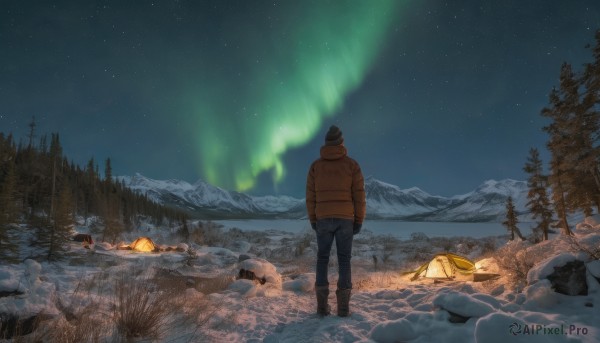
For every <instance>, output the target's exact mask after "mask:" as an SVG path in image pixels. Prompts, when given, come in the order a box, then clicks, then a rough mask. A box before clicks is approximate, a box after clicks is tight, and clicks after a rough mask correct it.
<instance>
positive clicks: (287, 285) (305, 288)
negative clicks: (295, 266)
mask: <svg viewBox="0 0 600 343" xmlns="http://www.w3.org/2000/svg"><path fill="white" fill-rule="evenodd" d="M315 280H316V274H315V273H306V274H302V275H299V276H298V277H297V278H295V279H293V280H290V281H286V282H284V283H283V290H284V291H294V292H310V291H312V290H313V289H314V288H315V287H314V285H315Z"/></svg>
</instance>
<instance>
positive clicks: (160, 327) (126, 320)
mask: <svg viewBox="0 0 600 343" xmlns="http://www.w3.org/2000/svg"><path fill="white" fill-rule="evenodd" d="M150 286H151V283H149V282H148V280H145V279H140V280H138V279H135V278H133V277H129V276H127V275H125V274H123V275H121V277H119V278H118V279H117V281H116V283H115V293H114V296H115V304H114V305H115V306H114V313H113V320H114V322H115V325H116V328H117V331H118V332H119V333H120V334H121V335H123V337H125V338H126V339H128V340H130V339H133V338H140V337H141V338H149V339H154V340H158V339H160V338H161V337H162V336H163V335H164V334H165V333H166V332H167V330H168V324H169V322H170V319H171V318H170V316H171V315H172V314H173V313H175V312H177V311H178V308H179V307H180V306H181V305H182V297H180V296H177V294H175V293H174V292H168V291H162V292H154V291H153V290H152V287H150Z"/></svg>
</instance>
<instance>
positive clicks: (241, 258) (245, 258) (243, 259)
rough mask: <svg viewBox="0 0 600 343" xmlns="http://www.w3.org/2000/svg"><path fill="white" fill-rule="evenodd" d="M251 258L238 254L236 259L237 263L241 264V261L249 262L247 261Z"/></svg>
mask: <svg viewBox="0 0 600 343" xmlns="http://www.w3.org/2000/svg"><path fill="white" fill-rule="evenodd" d="M251 258H252V257H250V255H246V254H240V256H239V257H238V262H242V261H245V260H249V259H251Z"/></svg>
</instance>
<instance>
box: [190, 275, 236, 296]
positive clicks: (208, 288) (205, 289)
mask: <svg viewBox="0 0 600 343" xmlns="http://www.w3.org/2000/svg"><path fill="white" fill-rule="evenodd" d="M232 282H233V277H232V276H231V275H230V274H220V275H218V276H217V277H214V278H202V279H198V280H197V281H196V290H197V291H199V292H202V293H203V294H207V295H208V294H212V293H218V292H221V291H224V290H226V289H227V287H229V285H230V284H231V283H232Z"/></svg>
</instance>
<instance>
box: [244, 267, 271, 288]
mask: <svg viewBox="0 0 600 343" xmlns="http://www.w3.org/2000/svg"><path fill="white" fill-rule="evenodd" d="M237 278H238V279H246V280H254V281H258V282H259V283H260V284H261V285H264V284H265V283H266V282H267V279H265V278H264V277H262V278H259V277H256V275H255V274H254V272H253V271H251V270H246V269H243V268H242V269H240V272H239V273H238V277H237Z"/></svg>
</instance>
